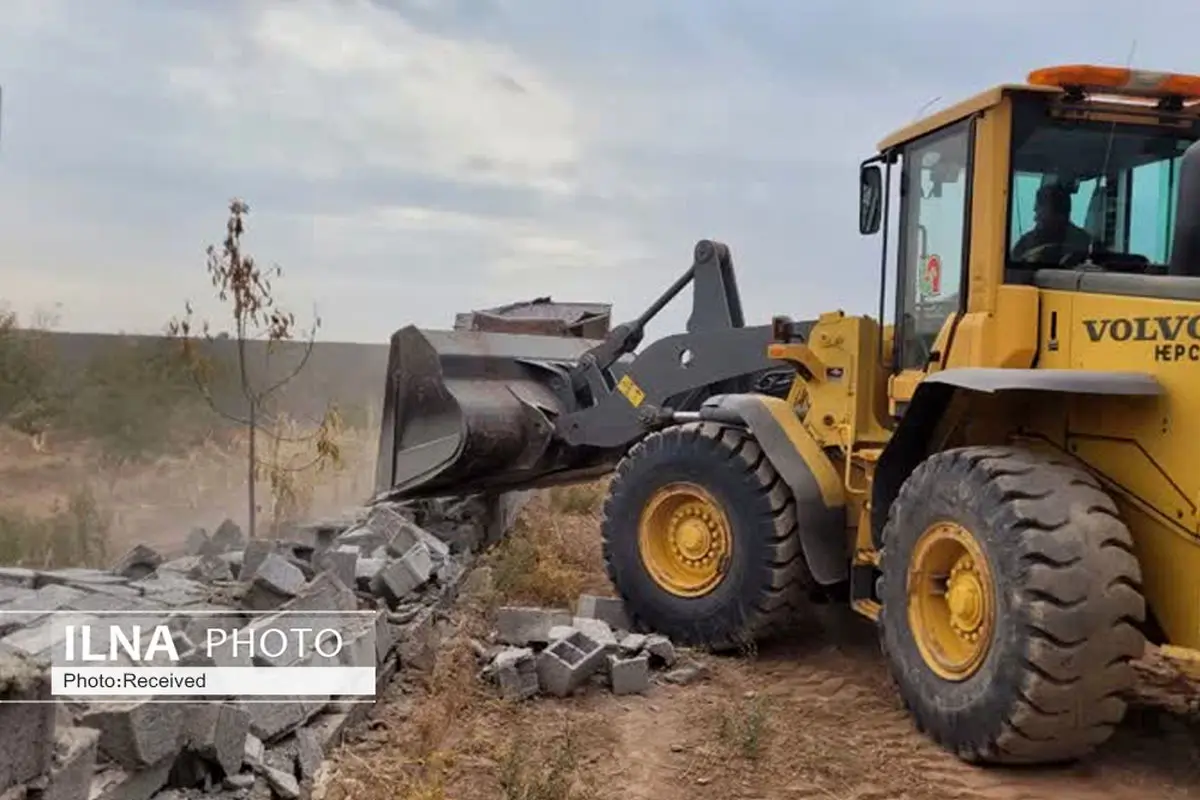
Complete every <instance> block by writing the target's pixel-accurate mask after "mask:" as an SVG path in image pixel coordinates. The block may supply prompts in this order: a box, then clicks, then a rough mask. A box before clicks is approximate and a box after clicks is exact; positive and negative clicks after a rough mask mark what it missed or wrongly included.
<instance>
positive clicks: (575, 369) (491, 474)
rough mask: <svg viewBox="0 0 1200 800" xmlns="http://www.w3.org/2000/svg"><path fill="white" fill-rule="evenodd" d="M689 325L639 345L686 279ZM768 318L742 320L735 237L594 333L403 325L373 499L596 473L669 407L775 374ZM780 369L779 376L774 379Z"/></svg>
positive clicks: (743, 388)
mask: <svg viewBox="0 0 1200 800" xmlns="http://www.w3.org/2000/svg"><path fill="white" fill-rule="evenodd" d="M689 284H690V285H691V286H692V313H691V317H690V318H689V320H688V324H687V332H686V333H681V334H676V335H672V336H668V337H666V338H663V339H660V340H658V341H655V342H653V343H651V344H650V345H649V346H647V347H646V348H645V349H644V350H642V351H641V352H640V353H637V354H636V355H634V354H633V352H634V350H636V349H637V348H638V346H639V345H640V344H641V342H642V338H643V336H644V334H645V328H646V325H647V324H649V323H650V321H651V320H653V319H654V318H655V317H656V316H657V315H658V314H659V312H661V311H662V309H663V308H665V307H666V306H667V305H668V304H669V303H670V302H671V301H672V300H674V299H675V298H676V297H677V296H678V295H679V294H680V293H681V292H682V291H683V290H684V289H685V288H687V286H688V285H689ZM771 339H772V331H771V326H770V325H765V326H758V327H746V325H745V318H744V315H743V312H742V304H741V298H740V296H739V295H738V291H737V283H736V280H735V277H734V269H733V262H732V259H731V258H730V254H729V248H728V247H726V246H725V245H724V244H721V243H719V242H714V241H711V240H702V241H700V242H699V243H697V245H696V247H695V249H694V259H693V263H692V265H691V267H689V268H688V270H687V271H686V272H684V273H683V275H681V276H680V277H679V279H678V280H676V281H675V282H674V283H673V284H672V285H671V287H670V288H668V289H667V291H665V292H664V293H663V294H662V295H661V296H659V297H658V298H657V299H656V300H655V301H654V303H652V304H651V305H650V307H649V308H647V309H646V311H645V312H644V313H642V314H641V315H639V316H638V317H637V318H636V319H634V320H632V321H630V322H627V323H623V324H621V325H618V326H617V327H616V328H614V329H613V330H612V331H611V332H610V333H609V334H608V336H606V337H605V338H604V339H603V340H601V341H599V342H586V341H583V340H578V339H561V338H556V337H546V336H532V335H520V334H501V333H481V332H473V331H470V332H464V331H453V332H452V331H431V330H420V329H417V328H415V327H413V326H409V327H406V328H403V329H401V330H400V331H398V332H397V333H396V334H394V335H393V337H392V342H391V350H390V353H389V357H388V372H387V384H386V388H385V399H384V407H383V418H382V420H381V426H380V442H379V458H378V460H377V466H376V481H375V482H376V487H375V488H376V498H377V499H389V500H394V499H401V498H415V497H433V496H438V495H448V494H463V493H475V492H487V491H505V490H511V489H523V488H533V487H538V486H548V485H552V484H555V483H565V482H571V481H577V480H584V479H587V478H591V477H595V476H598V475H603V474H605V473H606V472H608V471H610V470H611V469H613V468H614V467H615V465H616V463H617V461H618V460H619V459H620V458H621V456H622V455H623V454H624V453H625V451H626V450H627V449H628V448H629V447H630V446H631V445H632V444H634V443H635V442H637V441H638V440H640V439H641V438H642V437H644V436H645V435H646V434H648V433H649V432H650V431H652V430H654V429H655V428H657V427H659V426H660V425H661V424H665V423H668V422H670V421H671V418H672V414H673V413H674V412H677V411H694V410H697V409H699V408H700V405H701V404H702V403H703V402H704V401H705V400H706V399H707V398H709V397H711V396H713V395H715V394H724V393H729V392H747V391H755V390H762V389H763V388H764V387H766V386H778V385H779V384H781V383H782V381H780V380H778V377H779V376H778V373H779V372H780V371H781V368H782V369H784V370H786V369H787V368H786V367H785V366H784V365H781V364H780V362H778V361H775V360H772V359H771V358H769V357H768V355H767V347H768V345H769V344H770V342H771ZM771 379H774V380H771Z"/></svg>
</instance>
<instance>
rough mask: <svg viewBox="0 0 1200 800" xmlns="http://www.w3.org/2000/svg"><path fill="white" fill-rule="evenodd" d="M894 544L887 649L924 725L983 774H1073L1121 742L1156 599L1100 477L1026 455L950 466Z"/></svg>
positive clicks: (922, 486) (951, 459) (898, 515)
mask: <svg viewBox="0 0 1200 800" xmlns="http://www.w3.org/2000/svg"><path fill="white" fill-rule="evenodd" d="M883 544H884V547H883V551H882V555H881V562H880V569H881V572H882V587H881V589H882V591H881V594H882V599H883V610H882V612H881V615H880V633H881V639H882V646H883V650H884V653H885V655H886V658H887V661H888V664H889V667H890V669H891V672H892V676H893V678H894V679H895V681H896V683H897V684H898V687H899V691H900V694H901V695H902V697H903V699H904V703H905V705H906V706H907V707H908V709H909V711H910V712H911V714H912V715H913V718H914V720H915V722H916V724H917V727H918V728H920V729H921V730H923V731H925V732H926V733H927V734H929V735H930V736H931V737H932V738H933V739H934V740H936V741H937V742H939V743H940V744H941V745H942V746H944V747H946V748H947V749H949V750H951V751H953V752H955V753H957V754H958V755H959V756H960V757H961V758H963V759H964V760H967V761H971V762H993V763H1037V762H1058V761H1068V760H1072V759H1075V758H1078V757H1080V756H1083V755H1085V754H1087V753H1088V752H1089V751H1091V750H1092V749H1094V748H1095V747H1096V746H1097V745H1099V744H1100V743H1102V742H1104V741H1105V740H1106V739H1108V738H1109V736H1110V735H1111V734H1112V732H1113V729H1114V727H1115V726H1116V725H1117V724H1118V723H1119V722H1120V720H1121V718H1122V717H1123V716H1124V713H1125V707H1126V703H1125V699H1124V697H1123V694H1124V693H1125V692H1126V691H1128V690H1129V689H1130V688H1132V686H1133V683H1134V674H1133V670H1132V666H1131V664H1130V662H1131V661H1132V660H1133V659H1135V658H1137V657H1139V656H1140V655H1141V654H1142V650H1143V647H1144V640H1143V637H1142V634H1141V631H1140V625H1141V622H1142V620H1143V618H1144V614H1145V601H1144V599H1143V596H1142V592H1141V571H1140V568H1139V565H1138V561H1137V558H1136V557H1135V556H1134V553H1133V543H1132V538H1131V536H1130V533H1129V530H1128V528H1127V527H1126V526H1125V524H1124V523H1123V522H1122V521H1121V519H1120V517H1119V516H1118V514H1117V509H1116V506H1115V505H1114V504H1113V501H1112V499H1111V498H1110V497H1109V496H1108V495H1107V494H1106V493H1105V492H1104V491H1103V490H1102V489H1101V487H1100V485H1099V484H1098V483H1097V482H1096V480H1095V479H1094V478H1092V477H1091V476H1090V475H1089V474H1088V473H1087V472H1086V471H1084V470H1083V469H1082V468H1080V467H1079V466H1077V465H1076V464H1074V463H1071V462H1069V461H1067V460H1065V459H1056V458H1052V457H1047V456H1042V455H1039V454H1035V453H1032V452H1029V451H1027V450H1023V449H1020V448H1013V447H968V448H961V449H956V450H949V451H946V452H943V453H938V454H936V455H934V456H931V457H930V458H929V459H927V460H926V461H925V462H924V463H922V464H921V465H920V466H919V467H918V468H917V469H916V470H915V471H914V472H913V474H912V475H911V476H910V477H909V478H908V480H907V481H906V482H905V484H904V486H903V488H902V489H901V491H900V494H899V496H898V497H897V499H896V501H895V502H894V503H893V505H892V507H891V509H890V513H889V516H888V522H887V525H886V527H885V529H884V535H883ZM939 598H940V599H939Z"/></svg>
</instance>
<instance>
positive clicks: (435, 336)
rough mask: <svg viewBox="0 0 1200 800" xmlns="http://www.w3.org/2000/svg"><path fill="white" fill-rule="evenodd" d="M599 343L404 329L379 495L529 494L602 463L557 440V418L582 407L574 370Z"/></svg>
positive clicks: (383, 437) (391, 387) (387, 404)
mask: <svg viewBox="0 0 1200 800" xmlns="http://www.w3.org/2000/svg"><path fill="white" fill-rule="evenodd" d="M595 345H596V342H595V341H593V340H589V339H581V338H574V337H557V336H539V335H531V334H520V333H490V332H479V331H461V330H458V331H442V330H422V329H418V328H416V327H413V326H408V327H405V328H403V329H401V330H400V331H398V332H397V333H396V334H395V335H394V336H393V337H392V341H391V351H390V353H389V356H388V377H387V388H386V396H385V400H384V407H383V418H382V425H381V430H380V441H379V445H380V446H379V458H378V461H377V468H376V479H375V483H376V495H377V497H380V498H384V497H387V498H392V499H399V498H402V497H403V498H415V497H432V496H437V495H441V494H465V493H472V492H478V491H487V490H497V491H499V490H503V489H506V488H514V487H518V488H525V487H529V486H533V485H536V483H537V481H538V480H539V479H540V478H545V477H546V476H548V475H550V474H553V473H558V472H563V471H565V470H575V469H577V468H586V467H588V466H589V465H591V463H592V462H598V461H603V460H604V459H603V458H601V457H600V454H598V453H583V452H578V451H577V452H572V451H570V450H569V449H566V448H564V447H563V445H562V443H561V442H558V441H556V440H555V438H554V436H553V430H554V429H553V421H554V419H555V417H557V416H559V415H561V414H565V413H569V412H571V411H574V410H576V409H575V408H574V404H575V402H576V401H575V400H574V399H572V397H573V396H572V395H571V393H570V392H568V391H566V387H567V385H568V384H567V369H568V368H570V367H571V366H572V365H573V364H575V363H576V360H577V359H578V358H579V357H580V356H581V355H582V354H583V353H585V352H586V351H587V350H588V349H590V348H592V347H594V346H595ZM576 450H578V449H576Z"/></svg>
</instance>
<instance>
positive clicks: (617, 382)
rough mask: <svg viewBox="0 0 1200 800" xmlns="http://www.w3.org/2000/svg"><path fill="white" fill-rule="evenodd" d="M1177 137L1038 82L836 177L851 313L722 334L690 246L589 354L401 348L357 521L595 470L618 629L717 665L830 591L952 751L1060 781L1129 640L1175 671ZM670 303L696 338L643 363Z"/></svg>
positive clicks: (1194, 506) (1195, 510) (396, 347)
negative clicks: (874, 271)
mask: <svg viewBox="0 0 1200 800" xmlns="http://www.w3.org/2000/svg"><path fill="white" fill-rule="evenodd" d="M1198 139H1200V77H1190V76H1183V75H1175V74H1165V73H1147V72H1142V71H1133V70H1128V69H1121V68H1111V67H1093V66H1063V67H1049V68H1045V69H1040V70H1037V71H1035V72H1033V73H1031V74H1030V75H1029V77H1028V79H1027V81H1026V82H1025V83H1024V84H1018V85H1004V86H999V87H996V88H993V89H990V90H989V91H986V92H984V93H982V94H980V95H978V96H976V97H973V98H971V99H969V100H966V101H964V102H961V103H959V104H957V105H954V106H952V107H949V108H946V109H945V110H942V111H940V112H938V113H936V114H933V115H932V116H930V117H929V118H927V119H924V120H922V121H920V122H918V123H916V124H913V125H910V126H909V127H906V128H904V129H903V130H901V131H899V132H897V133H895V134H894V135H892V136H889V137H888V138H887V139H885V140H884V141H883V142H882V143H881V144H880V146H879V148H878V153H877V154H876V155H874V156H873V157H871V158H870V159H868V160H867V161H865V162H864V163H863V164H862V165H861V167H860V188H861V192H860V209H859V211H860V213H859V229H860V233H861V234H864V235H879V237H880V239H881V244H880V252H881V269H880V295H879V311H878V315H877V316H876V317H874V318H873V317H871V316H865V315H864V316H848V315H846V314H844V313H843V312H841V311H835V312H831V313H826V314H823V315H822V316H821V317H820V318H818V319H816V320H811V321H807V322H794V321H792V320H790V319H789V318H787V317H776V318H775V319H774V320H772V321H771V324H769V325H761V326H747V325H746V324H745V321H744V319H743V317H742V311H741V304H740V301H739V300H738V295H737V288H736V284H735V282H734V278H733V266H732V260H731V258H730V256H729V251H728V249H727V248H726V247H725V246H724V245H721V244H719V243H716V242H711V241H702V242H700V243H699V245H697V247H696V252H695V258H694V263H693V266H692V267H691V268H690V269H689V270H688V271H687V273H686V274H685V275H684V276H682V277H681V278H680V280H679V281H677V282H676V283H675V284H674V285H673V286H672V287H671V289H670V290H668V292H667V293H666V294H664V295H663V297H662V298H660V300H659V301H658V302H656V303H655V304H654V305H653V306H652V307H651V308H650V309H649V310H648V311H647V312H646V314H643V315H642V316H641V317H639V318H638V319H636V320H634V321H633V322H631V323H628V324H626V325H622V326H619V327H618V328H616V329H614V330H613V332H612V333H611V334H610V335H609V336H608V337H607V338H605V339H604V340H601V341H585V340H579V339H576V340H567V339H553V338H549V337H537V336H520V335H507V334H462V333H457V334H453V333H446V332H438V331H421V330H417V329H415V328H411V327H410V328H405V329H403V330H401V331H400V332H399V333H397V334H396V335H395V336H394V337H393V340H392V353H391V362H390V364H389V372H388V383H387V401H386V405H385V421H384V426H383V430H382V435H381V441H380V458H379V468H378V475H377V488H378V490H379V496H380V497H381V498H384V497H387V498H401V497H420V496H431V495H437V494H449V493H457V492H482V493H488V492H498V491H504V490H508V489H516V488H529V487H536V486H549V485H553V484H555V483H561V482H568V481H578V480H583V479H587V478H590V477H592V476H598V475H603V474H606V473H610V472H611V473H614V474H613V478H612V481H611V483H610V489H609V493H608V496H607V498H606V500H605V503H604V512H603V522H602V535H603V547H604V556H605V559H606V562H607V567H608V572H609V575H610V577H611V579H612V582H613V584H614V586H615V588H616V590H617V591H618V593H619V594H620V596H621V597H622V598H623V599H624V602H625V603H626V606H627V609H628V613H629V615H630V617H631V619H632V620H634V622H635V624H636V625H638V626H640V627H642V628H644V629H647V630H651V629H652V630H656V631H660V632H662V633H665V634H667V635H669V636H671V637H673V638H675V639H676V640H679V641H682V642H685V643H688V644H692V645H697V646H705V647H710V648H716V649H725V648H732V647H737V646H739V645H741V644H744V643H747V642H750V641H755V640H760V639H762V638H764V637H766V636H769V635H771V634H772V633H774V632H777V631H779V630H780V629H781V628H783V627H784V626H786V625H787V624H788V622H789V621H790V620H791V619H792V618H793V615H794V614H795V613H796V612H802V611H803V610H804V608H805V606H806V605H807V604H808V603H810V602H813V601H814V599H819V598H825V599H828V598H835V599H842V600H844V601H845V602H848V603H849V604H850V605H851V606H852V607H853V608H854V609H855V610H856V611H858V612H859V613H861V614H862V615H863V616H865V617H867V618H869V619H871V620H873V621H874V622H875V624H876V625H877V627H878V629H879V635H880V641H881V645H882V650H883V653H884V655H885V657H886V660H887V663H888V665H889V667H890V670H891V672H892V674H893V676H894V678H895V681H896V684H897V686H898V689H899V692H900V694H901V695H902V696H903V699H904V702H905V703H906V705H907V707H908V708H909V710H910V712H911V714H912V716H913V718H914V719H915V721H916V723H917V726H918V727H919V728H920V729H921V730H923V731H925V732H926V733H927V734H928V735H929V736H930V737H932V738H933V739H935V740H936V741H938V742H939V743H941V744H942V745H943V746H944V747H946V748H947V749H948V750H950V751H952V752H954V753H956V754H957V755H958V756H959V757H961V758H963V759H965V760H968V761H972V762H1007V763H1012V762H1026V763H1028V762H1044V761H1060V760H1068V759H1073V758H1076V757H1079V756H1082V755H1084V754H1085V753H1087V752H1088V751H1089V750H1091V749H1092V748H1094V747H1095V746H1096V745H1098V744H1100V743H1102V742H1104V741H1105V740H1106V739H1107V738H1108V737H1109V736H1110V734H1111V733H1112V731H1113V729H1114V727H1115V726H1116V725H1117V724H1118V723H1119V722H1120V720H1121V718H1122V716H1123V714H1124V712H1125V698H1124V694H1125V692H1127V691H1128V690H1129V689H1130V688H1131V686H1132V684H1133V681H1134V676H1133V671H1132V667H1131V662H1132V661H1133V660H1134V659H1136V658H1138V657H1139V656H1140V655H1141V654H1142V653H1143V648H1144V646H1145V641H1146V640H1150V641H1152V642H1154V643H1156V644H1158V645H1160V646H1161V647H1162V648H1163V652H1165V653H1167V654H1169V655H1171V656H1174V657H1177V658H1179V659H1184V660H1191V661H1196V660H1197V655H1198V652H1200V580H1197V575H1200V467H1197V461H1196V454H1195V453H1192V452H1191V448H1192V447H1194V446H1197V445H1198V443H1200V413H1197V410H1198V409H1200V145H1197V144H1196V142H1197V140H1198ZM893 212H894V213H893ZM893 216H894V219H893ZM798 269H800V270H802V269H803V265H799V267H798ZM800 274H802V273H800ZM889 276H893V278H892V281H891V283H892V285H894V287H895V291H894V295H895V297H894V305H892V306H891V307H888V304H887V303H886V302H885V298H886V296H887V293H886V292H885V290H884V287H886V286H887V285H888V282H889ZM689 283H691V284H693V287H692V289H693V292H692V293H693V314H692V317H691V319H690V321H689V324H688V329H687V331H686V332H685V333H681V334H677V335H674V336H669V337H667V338H665V339H662V340H660V341H657V342H654V343H652V344H650V345H649V346H647V347H646V348H644V349H642V350H641V351H640V352H637V353H636V354H635V351H636V350H637V346H638V345H639V344H640V341H641V337H642V330H643V328H644V326H645V323H646V322H647V321H648V320H649V319H650V318H651V317H653V316H654V314H656V313H657V312H658V310H659V309H661V308H662V306H663V305H665V304H666V303H667V302H669V301H670V300H671V299H672V298H673V297H675V296H676V295H678V294H679V293H680V292H681V291H682V290H683V288H685V287H686V286H687V285H688V284H689ZM797 291H798V292H799V291H803V289H802V288H797ZM780 368H783V369H786V370H788V375H789V376H790V379H789V380H788V381H787V382H786V385H785V386H784V388H783V390H782V391H780V390H778V386H779V381H778V376H779V372H778V370H779V369H780ZM771 376H774V379H773V382H772V380H768V379H769V378H771ZM768 384H770V386H768ZM772 387H774V389H772Z"/></svg>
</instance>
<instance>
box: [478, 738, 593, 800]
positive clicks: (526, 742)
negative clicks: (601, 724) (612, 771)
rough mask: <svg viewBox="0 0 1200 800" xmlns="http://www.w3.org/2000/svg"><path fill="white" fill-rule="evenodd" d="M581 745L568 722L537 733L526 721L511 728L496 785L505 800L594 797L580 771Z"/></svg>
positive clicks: (553, 799)
mask: <svg viewBox="0 0 1200 800" xmlns="http://www.w3.org/2000/svg"><path fill="white" fill-rule="evenodd" d="M581 745H582V743H581V742H580V738H579V734H578V731H577V729H576V727H575V726H574V724H573V723H572V721H571V720H570V719H569V718H567V719H564V720H563V721H562V723H561V727H558V726H555V727H554V728H552V729H550V730H544V729H543V730H538V729H537V728H536V727H535V726H534V725H533V724H532V723H531V722H530V721H529V720H527V719H520V720H517V721H516V724H515V725H514V726H513V728H512V730H511V732H510V735H509V740H508V743H507V744H506V745H504V747H503V749H502V751H501V754H500V769H499V774H498V775H497V783H498V784H499V789H500V791H501V793H502V794H501V796H502V797H503V798H504V800H584V798H589V797H594V796H595V791H596V788H595V786H591V785H588V783H587V782H586V781H585V780H584V779H583V778H584V775H583V773H582V772H581V770H580V761H581V756H582V751H583V749H582V746H581Z"/></svg>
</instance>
